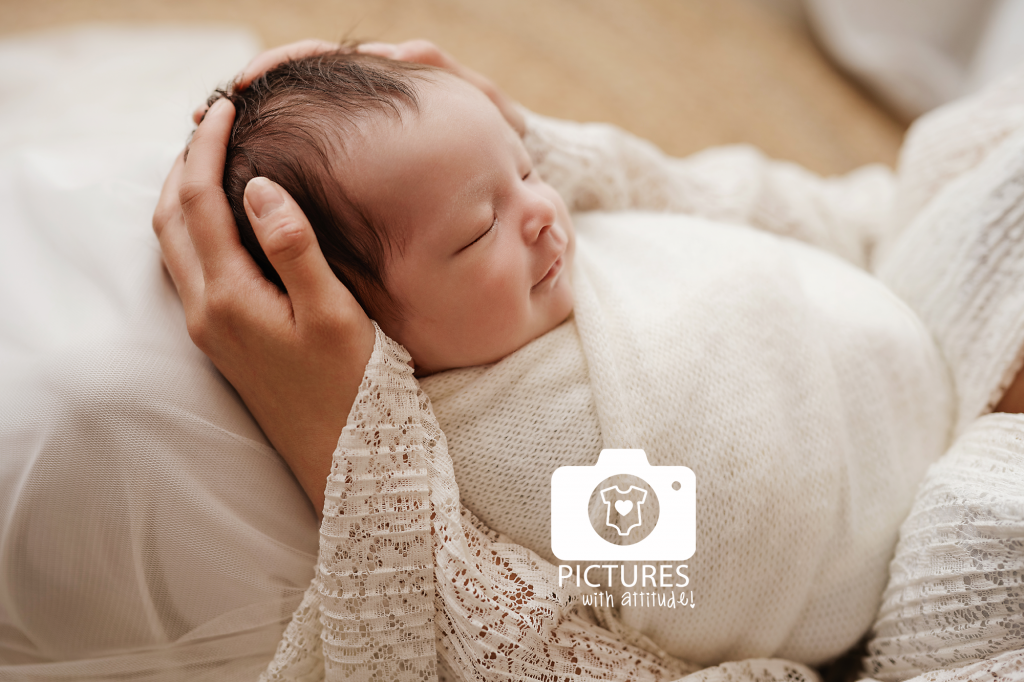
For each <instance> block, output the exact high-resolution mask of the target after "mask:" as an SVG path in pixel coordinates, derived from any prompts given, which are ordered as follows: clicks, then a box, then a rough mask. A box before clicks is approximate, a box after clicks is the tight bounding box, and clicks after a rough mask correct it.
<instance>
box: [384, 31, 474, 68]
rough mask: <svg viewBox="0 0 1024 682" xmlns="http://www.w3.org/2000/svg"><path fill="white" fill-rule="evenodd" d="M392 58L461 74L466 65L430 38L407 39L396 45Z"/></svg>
mask: <svg viewBox="0 0 1024 682" xmlns="http://www.w3.org/2000/svg"><path fill="white" fill-rule="evenodd" d="M391 59H395V60H397V61H400V62H415V63H416V64H426V65H428V66H436V67H438V68H441V69H447V70H449V71H452V72H454V73H456V74H457V75H461V73H459V71H460V70H461V69H463V68H464V67H463V66H462V65H461V64H459V63H458V62H457V61H455V59H453V58H452V57H451V55H449V54H448V53H447V52H445V51H444V50H442V49H441V48H439V47H438V46H437V45H435V44H434V43H432V42H430V41H429V40H423V39H416V40H407V41H405V42H404V43H399V44H398V45H396V46H395V51H394V54H393V55H392V57H391Z"/></svg>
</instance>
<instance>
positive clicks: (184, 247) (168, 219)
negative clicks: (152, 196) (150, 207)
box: [153, 152, 203, 310]
mask: <svg viewBox="0 0 1024 682" xmlns="http://www.w3.org/2000/svg"><path fill="white" fill-rule="evenodd" d="M184 169H185V161H184V152H183V153H182V154H179V155H178V158H177V159H176V160H175V162H174V166H173V167H172V168H171V172H170V173H169V174H168V175H167V179H166V180H165V181H164V186H163V189H162V190H161V191H160V199H159V201H158V202H157V206H156V210H155V211H154V212H153V231H154V232H156V236H157V239H158V240H159V241H160V250H161V251H162V252H163V257H164V265H165V266H166V267H167V272H168V274H170V276H171V281H173V282H174V286H175V288H176V289H177V290H178V296H179V297H181V301H182V305H183V306H184V307H185V309H186V310H190V309H192V308H194V307H195V302H196V301H198V300H200V299H201V297H202V294H203V272H202V268H201V267H200V266H199V259H198V258H197V257H196V251H195V248H194V247H193V246H192V240H191V239H190V238H189V236H188V230H186V228H185V220H184V218H183V216H182V213H181V205H180V204H179V203H178V187H179V185H180V184H181V176H182V174H183V172H184Z"/></svg>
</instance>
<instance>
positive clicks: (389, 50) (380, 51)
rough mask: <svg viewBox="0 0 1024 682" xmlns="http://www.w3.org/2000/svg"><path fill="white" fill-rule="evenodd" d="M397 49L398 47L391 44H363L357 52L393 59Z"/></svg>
mask: <svg viewBox="0 0 1024 682" xmlns="http://www.w3.org/2000/svg"><path fill="white" fill-rule="evenodd" d="M397 49H398V46H397V45H392V44H391V43H363V44H362V45H359V46H358V47H357V48H356V52H359V53H361V54H374V55H377V56H378V57H392V56H394V54H395V51H396V50H397Z"/></svg>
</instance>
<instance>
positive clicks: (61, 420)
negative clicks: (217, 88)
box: [0, 27, 316, 682]
mask: <svg viewBox="0 0 1024 682" xmlns="http://www.w3.org/2000/svg"><path fill="white" fill-rule="evenodd" d="M255 49H256V43H255V41H254V40H253V39H252V37H251V36H250V35H249V34H248V33H246V32H244V31H237V30H228V29H224V28H217V29H203V28H199V27H196V28H190V29H182V28H152V27H150V28H145V27H130V28H117V27H94V28H87V29H75V30H65V31H58V32H53V33H48V34H44V35H41V36H36V37H29V38H16V39H9V40H5V41H2V42H0V91H2V92H3V93H4V96H3V101H2V105H0V206H2V207H3V208H2V211H0V238H2V241H3V244H4V248H3V249H0V295H2V303H0V386H2V391H0V679H4V680H8V679H15V680H56V679H65V680H90V679H113V678H118V679H151V680H167V681H168V682H172V681H177V680H181V679H190V680H220V681H223V680H252V679H254V678H255V677H256V676H257V675H258V673H259V671H260V670H261V669H262V668H263V667H265V666H266V663H267V660H269V658H270V656H271V654H272V653H273V651H274V647H275V645H276V643H277V641H278V639H279V638H280V636H281V632H282V631H283V629H284V626H285V624H286V623H287V620H288V618H289V616H290V615H291V612H292V611H293V610H294V608H295V606H296V605H297V603H298V601H299V599H300V598H301V595H302V591H303V590H304V589H305V585H306V584H307V583H308V582H309V579H310V577H311V576H312V563H313V559H314V557H315V550H316V518H315V516H314V514H313V511H312V509H311V507H310V505H309V503H308V501H307V500H306V499H305V496H304V495H303V493H302V490H301V489H300V487H299V486H298V484H297V483H296V482H295V481H294V479H293V478H292V476H291V475H290V473H289V472H288V469H287V467H286V466H285V465H284V463H283V462H282V461H281V460H280V458H279V457H278V456H277V454H276V453H275V452H274V451H273V449H272V448H270V446H269V445H268V444H267V442H266V439H265V438H264V437H263V434H262V433H261V431H260V429H259V427H258V426H257V425H256V424H255V422H254V421H253V420H252V417H251V416H250V415H249V413H248V411H247V410H246V409H245V407H244V406H243V405H242V403H241V402H240V401H239V399H238V397H237V395H236V394H235V393H234V391H233V390H232V389H231V387H230V386H228V385H227V384H226V382H225V381H224V379H223V378H222V377H221V376H220V375H219V373H218V372H217V371H216V370H215V369H214V367H213V366H212V365H211V364H210V362H209V361H208V360H207V359H206V358H205V357H204V356H203V354H202V353H200V352H199V351H198V349H196V348H195V346H194V345H193V344H192V342H191V341H190V340H189V338H188V334H187V332H186V330H185V325H184V318H183V315H182V310H181V303H180V301H179V300H178V298H177V295H176V293H175V291H174V287H173V286H172V284H171V283H170V281H169V279H168V278H167V276H166V274H165V273H164V272H163V270H162V267H161V262H160V251H159V246H158V244H157V242H156V239H155V237H154V236H153V233H152V230H151V228H150V221H151V217H152V213H153V206H154V204H155V201H156V197H157V195H158V192H159V189H160V185H161V183H162V182H163V178H164V176H165V175H166V173H167V170H168V169H169V168H170V164H171V162H172V160H173V159H174V156H175V155H176V154H177V153H178V152H179V151H180V149H181V147H182V144H183V143H184V142H185V140H186V136H187V133H188V131H189V129H190V127H191V126H190V123H189V113H190V111H191V108H192V107H193V106H194V105H195V104H197V103H198V102H200V101H202V98H203V96H204V95H205V93H206V92H208V91H209V89H210V88H212V87H213V86H214V85H216V84H217V82H218V81H219V80H220V79H222V78H224V77H225V76H227V75H230V74H231V73H232V72H234V71H236V70H237V69H239V68H240V67H241V66H243V65H244V64H245V62H246V60H247V59H248V58H249V57H250V56H251V55H252V54H253V52H254V51H255Z"/></svg>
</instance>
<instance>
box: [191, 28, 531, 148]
mask: <svg viewBox="0 0 1024 682" xmlns="http://www.w3.org/2000/svg"><path fill="white" fill-rule="evenodd" d="M339 47H341V46H340V45H338V44H336V43H329V42H326V41H323V40H301V41H299V42H297V43H290V44H288V45H282V46H280V47H275V48H273V49H270V50H267V51H266V52H263V53H261V54H259V55H257V56H256V57H255V58H254V59H253V60H252V61H251V62H249V65H248V66H246V67H245V70H244V71H242V74H241V75H240V76H239V77H238V79H236V80H235V84H234V87H235V88H237V89H239V90H244V89H245V88H247V87H249V84H250V83H252V82H253V80H255V79H256V78H258V77H259V76H261V75H262V74H264V73H266V72H267V71H269V70H270V69H272V68H274V67H275V66H277V65H278V64H281V63H283V62H286V61H288V60H289V59H299V58H302V57H309V56H313V55H317V54H323V53H324V52H331V51H334V50H337V49H338V48H339ZM356 51H357V52H360V53H362V54H372V55H376V56H378V57H384V58H386V59H394V60H396V61H400V62H413V63H416V64H426V65H428V66H436V67H437V68H440V69H445V70H446V71H450V72H451V73H453V74H455V75H456V76H458V77H460V78H462V79H464V80H466V81H468V82H469V83H471V84H472V85H475V86H476V87H477V88H479V89H480V90H481V91H482V92H483V93H484V94H485V95H487V97H488V98H489V99H490V100H491V101H492V102H493V103H494V105H495V106H496V107H498V110H499V111H501V113H502V115H503V116H504V117H505V120H506V121H508V123H509V125H511V126H512V128H514V129H515V130H516V132H518V133H519V135H520V136H522V135H524V134H525V133H526V119H525V118H524V116H523V112H522V109H520V107H519V105H517V104H516V103H515V102H514V101H513V100H512V99H511V98H510V97H509V96H508V95H506V94H505V93H504V92H503V91H502V90H500V89H498V87H497V86H496V85H495V84H494V83H493V82H491V80H490V79H488V78H486V77H485V76H483V75H481V74H479V73H477V72H476V71H474V70H472V69H470V68H467V67H465V66H463V65H462V64H460V63H459V62H457V61H456V60H455V59H454V58H453V57H452V56H451V55H450V54H448V53H447V52H445V51H444V50H442V49H441V48H439V47H438V46H437V45H435V44H434V43H432V42H430V41H429V40H407V41H406V42H404V43H398V44H392V43H363V44H361V45H359V46H357V47H356ZM204 113H206V107H200V108H198V109H196V111H195V112H194V113H193V114H192V118H193V119H194V120H195V122H196V123H199V121H200V120H201V119H202V117H203V114H204Z"/></svg>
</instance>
